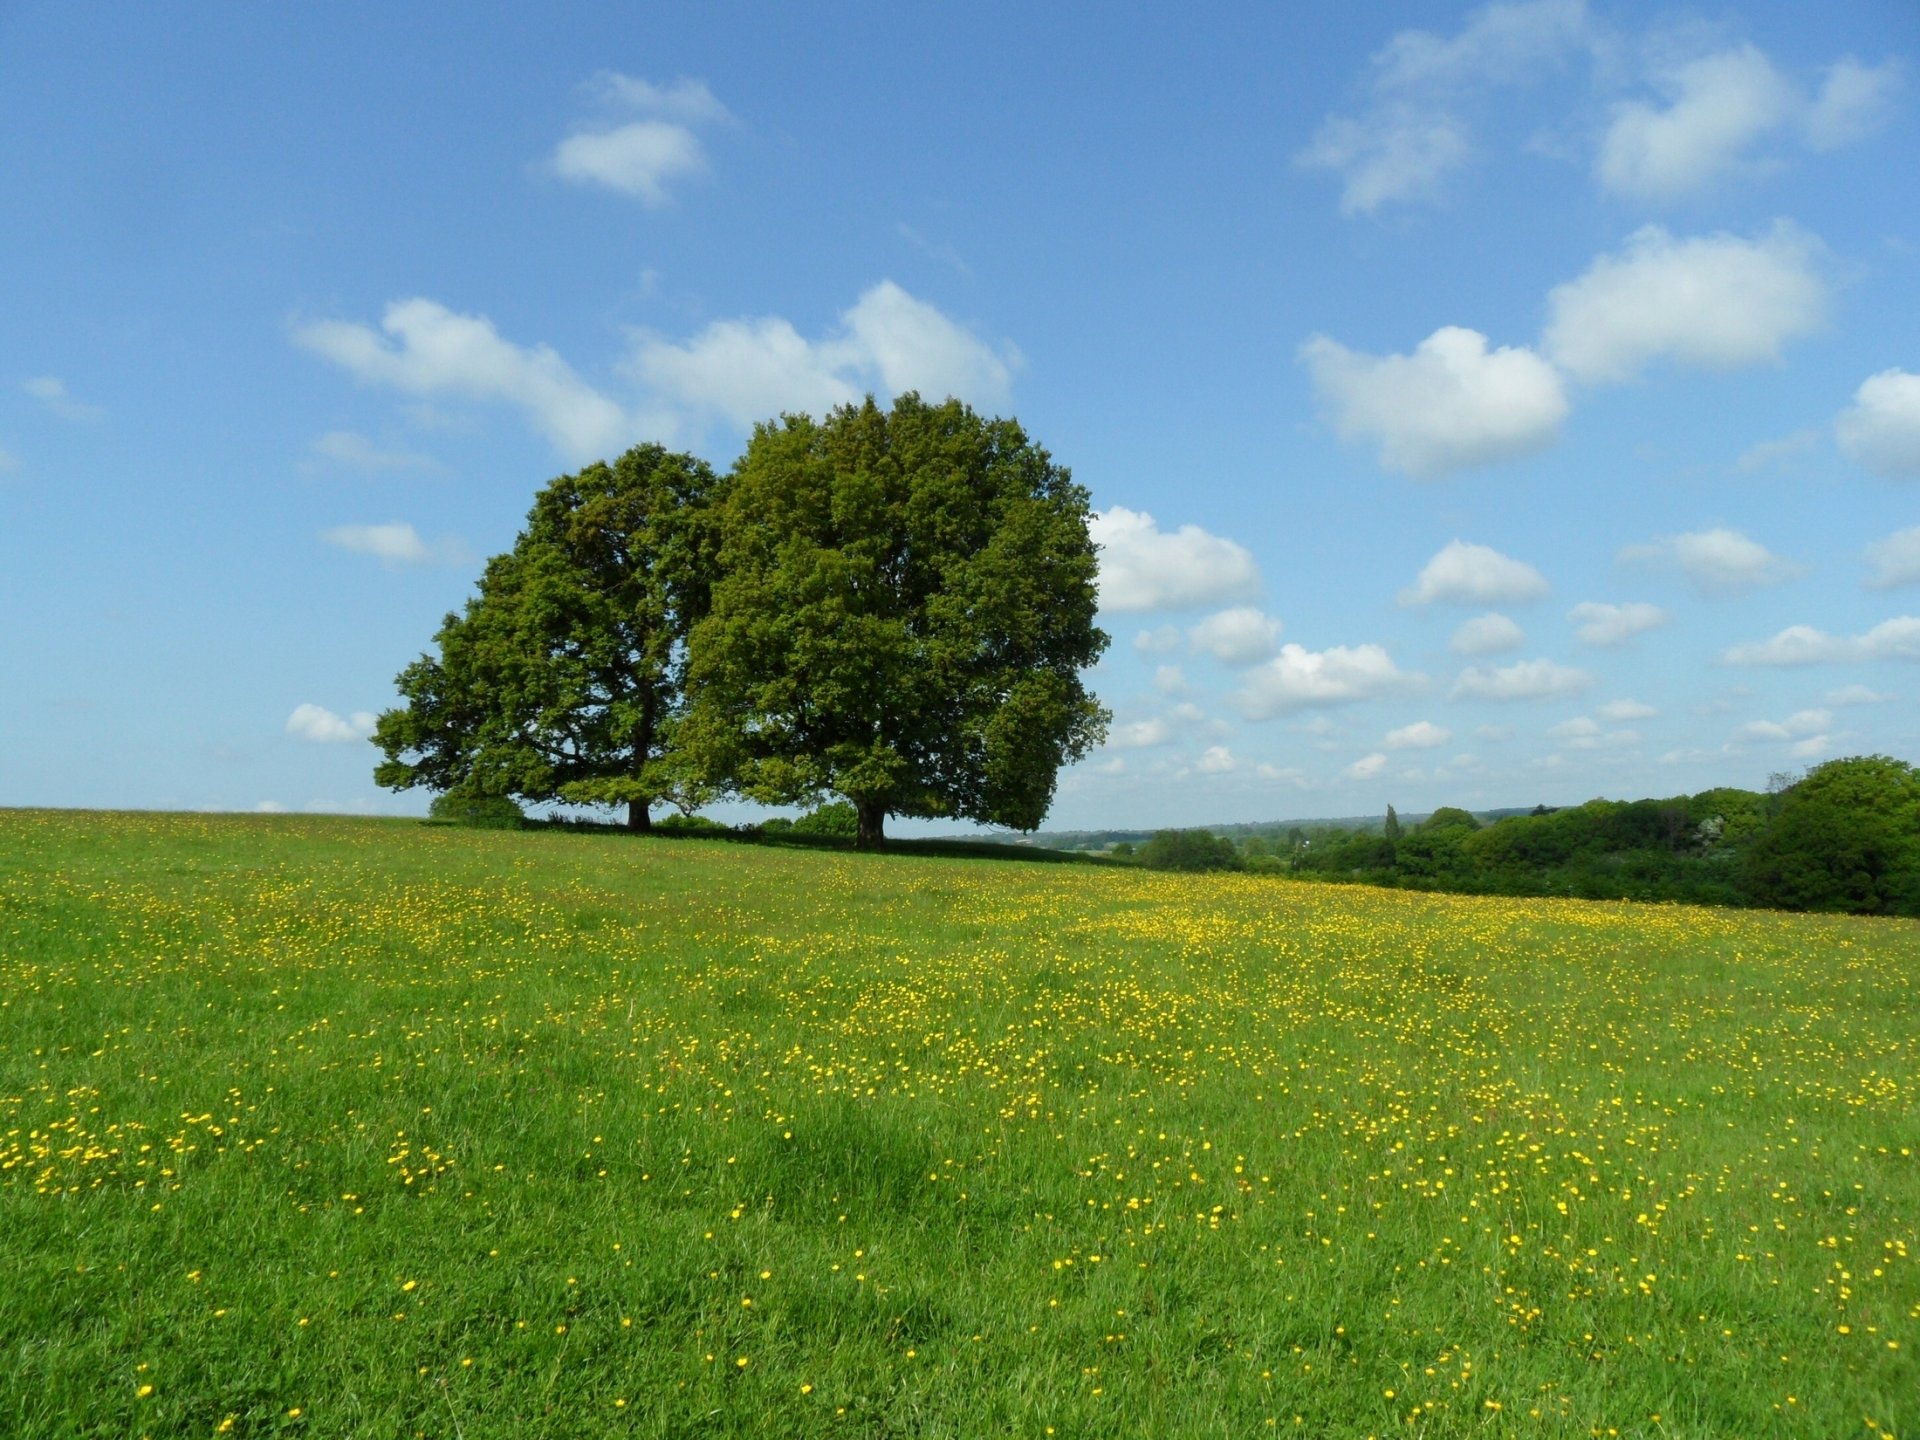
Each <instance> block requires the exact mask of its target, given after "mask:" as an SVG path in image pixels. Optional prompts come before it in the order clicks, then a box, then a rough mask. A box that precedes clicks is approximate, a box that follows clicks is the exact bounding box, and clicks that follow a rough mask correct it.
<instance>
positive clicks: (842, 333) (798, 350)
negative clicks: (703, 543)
mask: <svg viewBox="0 0 1920 1440" xmlns="http://www.w3.org/2000/svg"><path fill="white" fill-rule="evenodd" d="M292 335H293V339H294V342H295V343H296V344H298V345H301V346H302V347H304V348H306V349H308V350H311V351H313V352H314V353H315V354H318V355H320V356H322V357H324V358H325V359H327V360H330V361H332V362H333V363H334V364H336V365H338V366H340V367H341V368H342V369H344V370H346V371H347V372H348V373H349V374H351V375H353V376H354V377H355V378H356V379H358V380H360V381H362V382H363V383H366V384H372V385H381V386H385V387H388V388H390V389H395V390H399V391H401V392H402V393H405V394H410V395H418V396H429V397H439V396H445V397H452V398H458V399H467V400H479V401H487V402H492V403H496V404H503V405H510V406H514V407H516V408H518V409H519V410H521V411H522V412H524V413H525V414H526V415H527V417H528V418H529V419H530V420H531V421H532V422H533V424H534V425H535V427H536V428H537V429H538V430H539V431H540V432H541V433H542V434H543V435H545V436H546V437H547V439H548V440H549V441H550V442H551V443H552V444H553V446H554V448H555V449H557V450H558V451H560V452H561V453H562V454H563V455H565V456H566V457H567V458H568V459H569V460H576V461H579V460H591V459H595V458H600V457H604V456H608V455H612V454H615V453H617V452H618V451H620V450H622V449H624V448H625V447H626V445H627V444H629V443H631V441H632V440H633V439H634V438H635V437H636V436H638V435H641V434H654V435H660V434H663V433H664V434H671V433H673V432H674V431H675V429H676V428H677V427H678V426H679V425H680V424H681V423H682V422H683V421H687V422H692V423H695V424H704V423H706V422H707V421H710V420H713V419H719V420H723V421H726V422H728V423H730V424H732V425H734V426H737V427H739V428H742V429H744V428H746V427H747V426H749V425H752V424H754V423H755V422H757V421H761V420H766V419H770V418H772V417H773V416H775V415H777V414H780V413H781V412H783V411H807V412H810V413H819V412H821V411H825V410H828V409H831V408H832V407H833V406H835V405H840V404H845V403H848V402H851V401H854V400H857V399H859V398H860V396H861V395H862V394H864V393H866V392H868V391H872V392H874V393H876V394H879V395H880V396H882V397H883V398H887V399H891V398H892V397H893V396H895V395H898V394H900V393H901V392H903V391H906V390H918V391H920V392H921V393H922V394H924V395H926V396H927V397H928V398H929V399H933V400H938V399H944V398H945V397H946V396H948V395H957V396H958V397H959V398H961V399H962V400H966V401H969V402H970V403H972V404H975V405H977V406H980V407H982V408H985V409H993V408H997V407H1000V406H1002V405H1004V403H1005V402H1006V400H1007V398H1008V393H1009V390H1010V387H1011V382H1012V375H1013V372H1014V370H1015V369H1017V368H1018V366H1019V364H1020V357H1019V352H1018V351H1017V350H1015V349H1014V348H1013V347H1012V346H1001V347H995V346H992V345H989V344H988V343H987V342H985V341H983V340H980V339H978V338H977V337H975V336H974V335H973V334H972V333H971V332H970V331H968V330H967V329H965V328H964V327H963V326H961V325H959V324H958V323H956V322H955V321H952V320H950V319H948V318H947V317H946V316H945V315H943V314H941V312H940V311H939V310H938V309H936V308H935V307H934V306H932V305H930V304H927V303H926V302H925V301H922V300H918V299H916V298H915V297H913V296H912V295H909V294H908V293H907V292H906V291H904V290H902V289H901V288H900V287H899V286H898V285H895V284H894V283H893V282H892V281H890V280H883V281H881V282H880V283H879V284H877V285H874V286H872V287H871V288H869V289H868V290H867V291H866V292H865V293H864V294H862V295H861V296H860V298H859V299H858V300H857V301H856V302H855V303H854V304H853V306H852V307H851V308H849V309H848V310H846V311H845V312H843V313H842V315H841V317H840V322H839V325H838V327H837V329H836V330H835V331H834V332H833V333H832V334H829V335H827V336H825V337H824V338H822V339H819V340H808V339H806V338H805V337H803V336H802V335H800V333H799V332H798V331H796V330H795V329H794V328H793V326H792V325H791V324H789V323H788V322H787V321H785V320H783V319H780V318H778V317H763V318H760V319H748V320H722V321H716V322H715V323H713V324H711V325H709V326H707V327H706V329H704V330H702V331H701V332H699V333H698V334H697V335H695V336H694V337H693V338H692V339H690V340H687V341H685V342H676V341H672V340H668V339H665V338H663V337H661V336H658V335H650V334H642V335H639V336H636V337H635V340H634V345H633V351H632V354H631V355H630V357H629V358H628V360H627V362H626V364H625V365H624V367H623V369H624V372H625V374H626V375H627V376H628V377H629V378H630V379H632V380H634V381H637V382H638V384H639V385H640V386H641V387H643V389H644V392H645V393H644V394H643V395H642V396H641V397H640V398H639V399H637V400H635V401H634V402H632V403H630V404H629V403H623V402H621V401H619V400H616V399H614V398H612V397H610V396H608V395H606V394H604V393H603V392H601V391H600V390H598V389H596V388H595V387H593V386H592V385H589V384H588V383H587V382H586V381H585V380H583V379H582V378H581V377H580V376H579V375H578V374H576V373H575V371H574V370H573V368H572V367H571V366H570V365H568V364H567V363H566V361H564V360H563V359H561V358H560V356H559V355H557V354H556V353H555V352H554V351H553V350H552V349H550V348H549V347H547V346H545V345H535V346H522V345H518V344H515V343H514V342H512V341H510V340H508V339H506V338H504V337H503V336H502V335H501V334H500V333H499V331H498V330H497V329H495V327H494V324H493V322H492V321H491V320H489V319H488V318H487V317H485V316H484V315H462V314H458V313H456V312H454V311H452V310H449V309H448V308H447V307H446V306H444V305H442V304H440V303H439V302H438V301H435V300H427V299H418V298H416V299H412V300H400V301H395V302H394V303H393V304H391V305H389V306H388V307H387V309H386V312H385V315H384V316H383V318H382V320H381V323H380V327H379V329H377V330H376V329H375V328H374V327H373V326H371V325H366V324H361V323H358V322H354V321H345V320H316V321H308V322H302V323H297V324H295V325H294V326H293V330H292ZM336 443H338V442H336ZM348 449H349V450H351V446H350V444H349V446H348Z"/></svg>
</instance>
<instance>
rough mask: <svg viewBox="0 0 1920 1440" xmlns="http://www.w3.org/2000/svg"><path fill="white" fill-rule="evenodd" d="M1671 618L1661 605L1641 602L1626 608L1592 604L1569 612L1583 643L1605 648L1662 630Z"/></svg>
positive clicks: (1598, 603)
mask: <svg viewBox="0 0 1920 1440" xmlns="http://www.w3.org/2000/svg"><path fill="white" fill-rule="evenodd" d="M1670 618H1671V617H1670V616H1669V615H1668V614H1667V612H1666V611H1664V610H1662V609H1661V608H1660V607H1659V606H1658V605H1649V604H1647V603H1646V602H1645V601H1641V600H1631V601H1628V602H1627V603H1626V604H1625V605H1606V604H1602V603H1600V602H1599V601H1595V600H1588V601H1585V602H1583V603H1581V604H1579V605H1576V606H1574V607H1573V609H1571V610H1569V611H1568V612H1567V619H1568V620H1569V621H1570V622H1571V623H1572V624H1573V625H1574V626H1575V627H1576V628H1575V630H1574V634H1575V635H1576V636H1578V637H1579V639H1580V643H1581V644H1583V645H1594V646H1599V647H1602V648H1605V647H1610V646H1614V645H1624V644H1626V643H1627V641H1629V640H1631V639H1632V638H1633V637H1634V636H1636V635H1642V634H1645V633H1646V632H1647V631H1649V630H1657V629H1659V627H1660V626H1662V625H1664V624H1666V623H1667V621H1668V620H1669V619H1670Z"/></svg>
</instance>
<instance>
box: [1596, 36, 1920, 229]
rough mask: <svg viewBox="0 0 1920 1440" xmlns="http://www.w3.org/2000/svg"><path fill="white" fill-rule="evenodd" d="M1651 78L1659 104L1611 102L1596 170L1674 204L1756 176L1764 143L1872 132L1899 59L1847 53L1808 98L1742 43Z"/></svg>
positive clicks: (1882, 116) (1628, 188)
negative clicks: (1871, 61) (1870, 61)
mask: <svg viewBox="0 0 1920 1440" xmlns="http://www.w3.org/2000/svg"><path fill="white" fill-rule="evenodd" d="M1651 80H1652V83H1653V87H1654V89H1655V90H1656V92H1657V93H1658V94H1659V95H1660V97H1661V98H1662V99H1663V100H1664V101H1665V102H1666V103H1665V105H1664V106H1659V105H1654V104H1649V103H1647V102H1646V101H1643V100H1633V101H1627V102H1625V103H1623V104H1620V105H1616V106H1615V107H1614V111H1613V121H1612V124H1611V125H1610V126H1609V127H1608V129H1607V133H1606V135H1605V137H1604V139H1603V140H1602V141H1601V145H1600V154H1599V160H1598V166H1597V168H1598V171H1599V176H1600V181H1601V183H1602V184H1603V185H1604V186H1605V187H1606V188H1607V189H1609V190H1611V191H1613V192H1615V193H1616V194H1620V195H1627V196H1630V197H1632V198H1634V199H1638V200H1650V201H1656V202H1658V201H1664V202H1672V201H1675V200H1679V199H1682V198H1685V197H1687V196H1689V195H1692V194H1695V193H1696V192H1699V191H1701V190H1704V189H1707V188H1708V187H1710V186H1712V185H1713V184H1714V183H1715V182H1716V181H1719V180H1722V179H1725V178H1727V177H1730V176H1736V175H1742V174H1757V173H1760V172H1762V171H1763V170H1764V169H1766V168H1767V167H1768V166H1769V165H1770V164H1771V163H1772V160H1771V157H1770V156H1769V155H1768V154H1767V153H1766V152H1764V151H1763V150H1761V149H1760V146H1761V142H1762V141H1763V140H1767V139H1769V138H1773V137H1790V138H1793V139H1797V140H1798V141H1800V142H1801V143H1803V144H1805V145H1806V146H1807V147H1808V148H1809V149H1812V150H1816V151H1825V150H1835V149H1838V148H1839V147H1841V146H1843V145H1848V144H1852V143H1853V142H1854V141H1857V140H1860V139H1863V138H1865V137H1866V136H1867V135H1870V134H1871V133H1872V132H1873V131H1874V130H1876V129H1878V128H1879V127H1880V126H1881V125H1882V124H1884V123H1885V121H1886V120H1887V118H1888V117H1889V115H1890V114H1891V113H1892V99H1893V94H1894V92H1895V91H1896V90H1897V89H1898V88H1899V83H1900V65H1899V63H1898V62H1897V61H1893V60H1889V61H1887V62H1886V63H1884V64H1881V65H1878V66H1869V65H1863V64H1861V63H1860V61H1858V60H1857V59H1855V58H1853V57H1852V56H1847V57H1845V58H1844V59H1841V60H1839V61H1837V62H1836V63H1834V64H1833V65H1830V66H1828V67H1827V69H1826V72H1825V75H1824V78H1823V80H1822V82H1821V85H1820V88H1819V90H1818V92H1817V93H1816V94H1813V95H1809V94H1808V93H1807V91H1806V89H1805V88H1804V87H1803V86H1802V85H1801V84H1799V83H1798V82H1797V81H1795V80H1792V79H1790V78H1789V77H1788V76H1786V75H1784V74H1782V73H1781V72H1780V70H1779V69H1778V68H1777V67H1776V66H1775V65H1774V64H1773V62H1772V61H1771V60H1769V59H1768V58H1767V56H1766V55H1765V53H1764V52H1762V51H1761V50H1760V49H1758V48H1757V47H1755V46H1753V45H1741V46H1738V47H1736V48H1733V49H1728V50H1721V51H1718V52H1715V53H1713V54H1707V55H1696V56H1693V57H1692V58H1689V59H1687V60H1685V61H1682V62H1680V63H1678V64H1674V65H1669V66H1667V67H1665V68H1663V69H1661V70H1659V71H1657V72H1656V73H1655V74H1654V75H1653V76H1652V77H1651Z"/></svg>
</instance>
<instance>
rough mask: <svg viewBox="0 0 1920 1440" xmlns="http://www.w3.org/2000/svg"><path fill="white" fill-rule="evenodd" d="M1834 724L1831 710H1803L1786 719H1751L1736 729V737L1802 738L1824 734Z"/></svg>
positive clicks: (1763, 738)
mask: <svg viewBox="0 0 1920 1440" xmlns="http://www.w3.org/2000/svg"><path fill="white" fill-rule="evenodd" d="M1832 724H1833V712H1832V711H1831V710H1801V711H1797V712H1796V713H1794V714H1792V715H1789V716H1788V717H1787V718H1786V719H1785V720H1750V721H1748V722H1747V723H1746V724H1745V725H1742V726H1741V727H1740V728H1739V729H1738V730H1736V731H1734V739H1735V740H1800V739H1804V738H1805V737H1807V736H1809V735H1820V734H1823V733H1824V732H1825V731H1826V730H1827V728H1828V727H1829V726H1831V725H1832Z"/></svg>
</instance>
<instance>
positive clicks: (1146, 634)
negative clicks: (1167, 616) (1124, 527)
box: [1133, 516, 1180, 655]
mask: <svg viewBox="0 0 1920 1440" xmlns="http://www.w3.org/2000/svg"><path fill="white" fill-rule="evenodd" d="M1147 518H1148V519H1152V518H1153V517H1152V516H1148V517H1147ZM1133 648H1134V649H1136V650H1138V651H1139V652H1140V653H1141V654H1142V655H1165V654H1166V653H1167V652H1168V651H1171V650H1178V649H1179V648H1180V627H1179V626H1178V625H1157V626H1155V627H1154V628H1153V629H1151V630H1142V631H1141V632H1140V633H1139V634H1138V635H1136V636H1134V637H1133Z"/></svg>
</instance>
